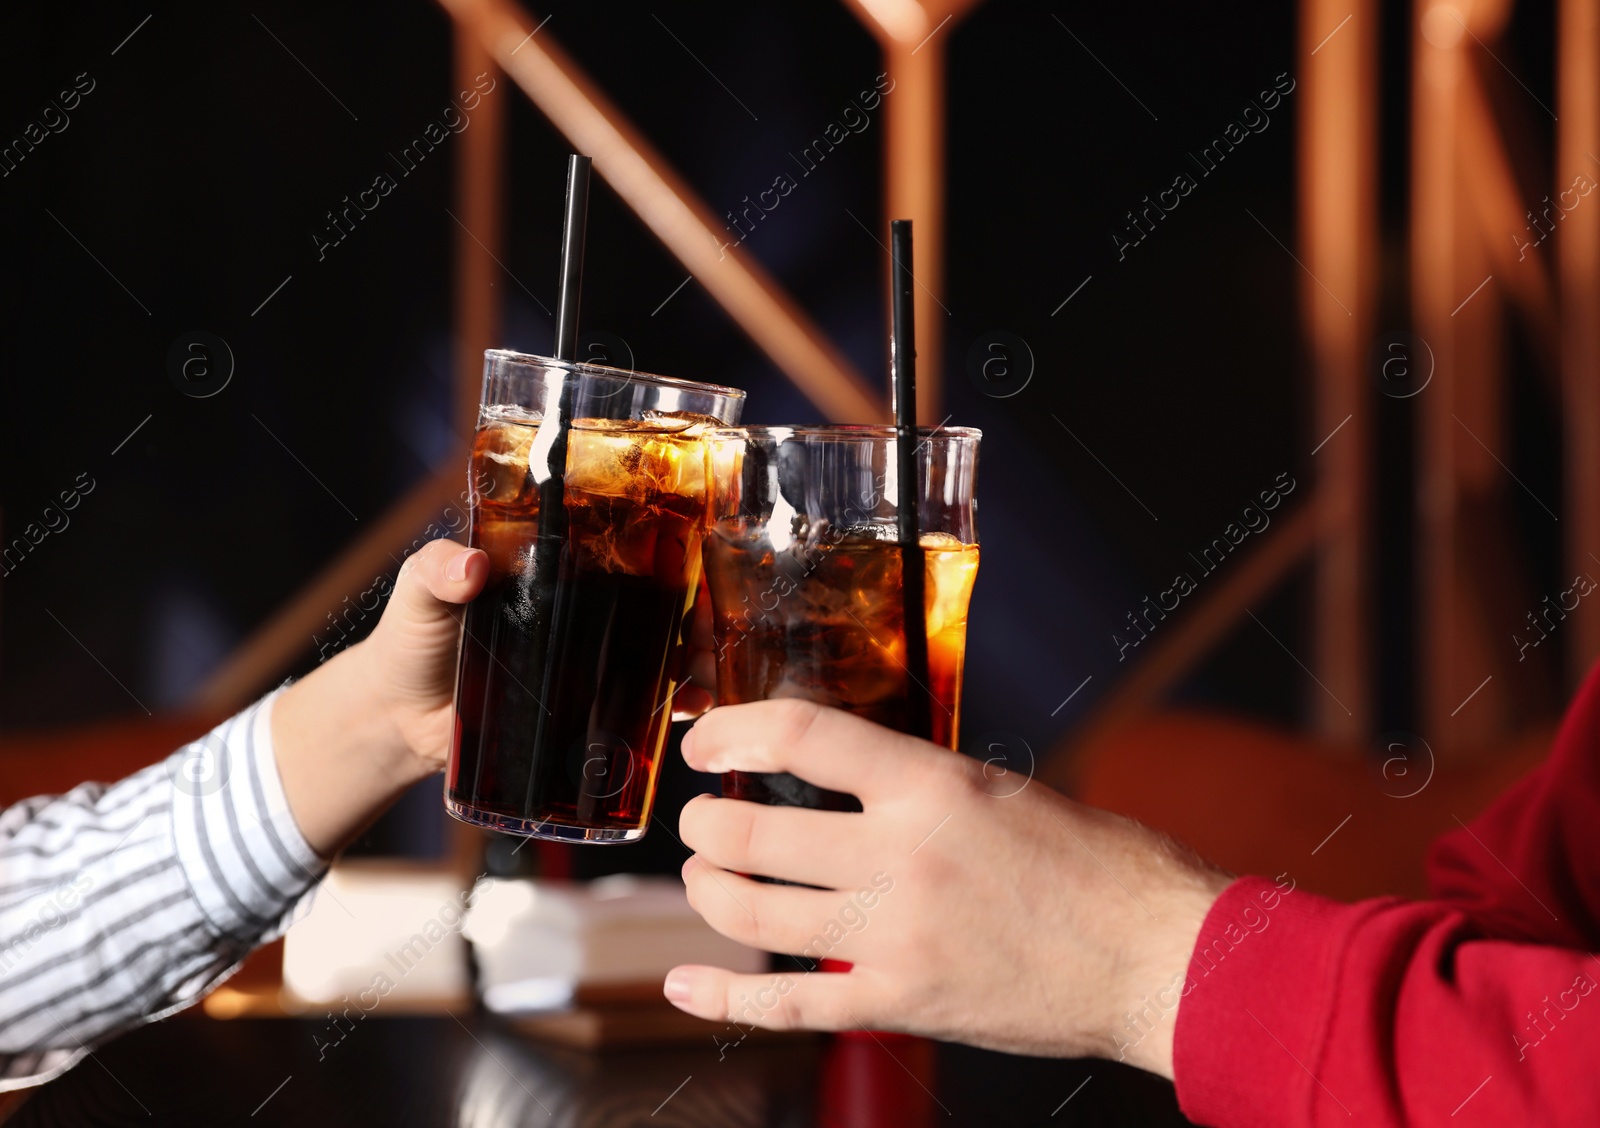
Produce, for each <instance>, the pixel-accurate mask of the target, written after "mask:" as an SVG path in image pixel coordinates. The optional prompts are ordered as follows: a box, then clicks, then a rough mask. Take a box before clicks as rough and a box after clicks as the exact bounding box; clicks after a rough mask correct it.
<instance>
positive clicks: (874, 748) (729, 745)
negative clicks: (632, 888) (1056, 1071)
mask: <svg viewBox="0 0 1600 1128" xmlns="http://www.w3.org/2000/svg"><path fill="white" fill-rule="evenodd" d="M683 754H684V758H685V759H686V760H688V762H689V763H690V765H691V766H693V767H695V768H697V769H699V770H700V771H706V772H725V771H729V770H739V771H751V772H783V771H787V772H793V773H794V774H796V775H798V776H801V777H802V778H804V779H806V780H808V781H809V782H811V783H814V784H817V785H818V786H820V787H825V788H830V789H832V790H835V791H845V792H849V793H851V794H853V795H855V796H856V797H857V798H859V799H860V800H861V803H862V806H863V807H864V808H865V809H864V811H863V812H862V813H860V814H852V813H842V812H832V811H811V810H803V809H800V808H794V807H766V806H761V805H758V804H754V803H745V802H739V801H736V800H731V799H716V798H711V797H709V796H701V797H699V798H696V799H695V800H693V801H692V802H691V803H690V804H689V805H688V806H687V807H685V808H684V811H683V817H682V822H681V824H680V825H681V832H682V836H683V840H684V842H685V843H687V844H688V846H689V847H690V848H691V849H693V850H695V851H697V853H696V854H695V856H694V857H691V858H690V859H689V861H688V862H687V863H686V864H685V865H684V869H683V872H684V881H685V883H686V885H687V887H688V894H689V901H690V903H691V904H692V905H693V906H694V907H695V909H696V910H697V911H699V912H700V914H701V915H702V916H704V917H705V918H706V920H707V921H708V922H709V923H710V924H711V926H712V927H713V928H715V929H717V931H719V932H721V933H723V934H724V935H726V936H729V937H731V938H733V939H735V940H738V941H741V942H743V943H746V944H749V945H752V946H754V947H757V948H764V949H767V950H769V951H774V952H784V953H789V954H792V955H806V956H811V957H822V956H827V957H829V958H833V959H838V960H846V961H849V962H850V963H851V964H853V965H854V967H853V969H852V970H850V971H849V972H846V973H827V972H817V973H813V974H809V975H801V974H797V973H790V974H787V975H754V976H753V975H733V974H731V973H730V972H727V971H724V970H721V969H719V968H710V967H679V968H675V969H674V970H673V971H672V973H671V974H670V975H669V976H668V977H667V981H666V985H665V992H666V995H667V998H669V999H671V1000H672V1001H673V1002H674V1003H675V1004H676V1005H677V1006H679V1007H680V1008H682V1009H683V1010H686V1011H688V1012H690V1013H691V1014H696V1015H699V1016H700V1017H702V1018H707V1019H712V1020H714V1021H718V1022H721V1021H732V1022H738V1023H741V1024H744V1025H756V1026H764V1027H771V1028H788V1027H807V1028H812V1029H819V1030H843V1029H849V1028H866V1029H875V1030H898V1031H905V1032H908V1033H915V1034H923V1035H927V1036H930V1037H934V1038H941V1039H947V1040H954V1041H962V1042H969V1043H972V1044H975V1045H979V1046H986V1047H989V1048H992V1049H998V1050H1005V1051H1009V1052H1012V1053H1024V1054H1035V1055H1047V1056H1062V1057H1068V1056H1083V1055H1098V1056H1105V1057H1121V1058H1124V1059H1125V1060H1128V1061H1130V1062H1132V1063H1134V1064H1136V1065H1140V1066H1142V1067H1143V1068H1146V1069H1150V1070H1153V1071H1155V1072H1158V1073H1163V1074H1165V1075H1166V1076H1168V1077H1170V1076H1171V1075H1172V1029H1173V1024H1174V1021H1175V1019H1176V1011H1177V999H1178V996H1179V994H1180V992H1181V990H1182V984H1183V980H1184V977H1185V974H1186V972H1187V969H1188V964H1189V956H1190V952H1191V951H1192V949H1193V947H1194V942H1195V939H1196V937H1197V936H1198V934H1199V931H1200V926H1201V924H1202V922H1203V921H1204V919H1205V915H1206V912H1207V911H1208V910H1209V908H1210V907H1211V904H1212V902H1213V901H1215V899H1216V897H1217V895H1218V894H1219V893H1220V892H1221V891H1222V889H1223V887H1224V886H1225V885H1226V884H1227V881H1228V879H1227V878H1226V877H1225V876H1224V875H1222V874H1221V873H1219V872H1218V871H1216V870H1213V869H1211V868H1208V867H1206V866H1205V865H1203V864H1202V863H1201V862H1200V861H1199V859H1198V858H1196V857H1195V856H1194V855H1193V854H1192V853H1191V852H1189V851H1187V850H1185V849H1183V848H1181V847H1179V846H1177V844H1175V843H1174V842H1172V841H1171V840H1170V839H1168V838H1165V837H1163V836H1162V835H1159V834H1156V833H1155V832H1153V831H1151V830H1148V829H1146V828H1145V827H1142V826H1140V825H1139V824H1137V823H1134V822H1132V821H1130V820H1128V819H1124V818H1121V817H1118V816H1116V815H1112V814H1108V813H1106V812H1103V811H1097V810H1094V809H1093V808H1089V807H1084V806H1082V805H1081V804H1078V803H1074V802H1072V801H1070V800H1068V799H1065V798H1063V797H1062V796H1060V795H1057V794H1055V793H1054V792H1052V791H1050V790H1049V789H1048V788H1045V787H1044V786H1042V785H1040V784H1036V783H1031V782H1030V783H1028V784H1027V786H1025V787H1022V788H1021V789H1020V790H1018V787H1017V784H1018V781H1017V780H1016V779H1015V778H1014V777H1011V776H1000V775H999V774H998V773H996V772H995V771H994V769H993V768H992V767H990V768H989V770H988V771H987V772H986V770H985V769H986V765H983V764H979V763H977V762H976V761H974V760H970V759H968V758H966V757H964V756H959V755H956V754H954V753H952V752H950V751H948V750H946V749H942V748H939V747H937V746H935V745H932V744H929V743H927V742H926V741H922V740H917V739H914V738H912V737H908V736H904V735H901V734H899V733H895V732H891V731H889V730H887V729H884V728H881V727H879V726H877V725H873V724H870V723H869V722H867V721H863V720H860V719H859V718H856V717H852V716H850V715H849V714H846V713H843V712H839V711H838V710H834V709H826V708H822V707H820V706H816V705H811V704H807V703H803V702H799V701H793V700H785V701H767V702H761V703H757V704H750V705H735V706H729V707H726V708H721V709H714V710H712V711H711V712H710V713H708V714H707V715H706V716H705V717H703V718H702V719H701V720H700V722H699V723H698V724H696V725H695V727H694V728H693V729H692V730H691V732H690V733H689V735H688V737H686V738H685V740H684V742H683ZM742 874H762V875H765V876H768V877H777V878H783V879H786V880H788V881H793V882H799V883H802V884H804V885H808V886H818V887H820V888H809V889H808V888H801V887H798V886H793V885H790V886H783V885H769V884H764V883H759V882H756V881H753V880H751V879H750V878H748V877H744V876H741V875H742ZM1158 997H1159V998H1160V1000H1161V1003H1160V1004H1159V1006H1158V1007H1157V1008H1156V1010H1151V1009H1148V1008H1147V1009H1146V1010H1145V1014H1146V1017H1147V1022H1146V1024H1145V1025H1146V1026H1151V1025H1152V1022H1151V1021H1150V1016H1152V1015H1154V1014H1158V1013H1159V1015H1160V1018H1159V1020H1156V1021H1154V1022H1153V1029H1149V1030H1148V1031H1145V1030H1144V1029H1143V1028H1142V1027H1138V1026H1136V1027H1135V1028H1134V1030H1133V1031H1131V1032H1130V1030H1128V1029H1127V1028H1126V1023H1125V1021H1124V1020H1125V1016H1126V1014H1127V1012H1130V1011H1135V1012H1137V1011H1139V1010H1140V1009H1141V1008H1145V1006H1146V1002H1147V1001H1152V1000H1156V999H1157V998H1158Z"/></svg>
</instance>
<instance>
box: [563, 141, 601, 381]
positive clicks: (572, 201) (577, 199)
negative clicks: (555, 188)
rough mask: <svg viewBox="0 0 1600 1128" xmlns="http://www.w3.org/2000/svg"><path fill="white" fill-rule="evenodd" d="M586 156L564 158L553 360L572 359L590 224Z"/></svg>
mask: <svg viewBox="0 0 1600 1128" xmlns="http://www.w3.org/2000/svg"><path fill="white" fill-rule="evenodd" d="M592 163H593V162H591V161H590V160H589V158H588V157H580V156H579V155H578V154H577V153H573V154H572V155H571V156H570V157H568V158H567V206H566V210H565V212H564V214H563V216H562V224H561V282H560V284H559V287H558V289H557V290H556V359H557V360H575V359H576V353H577V350H578V297H579V292H580V291H581V290H582V288H583V236H584V232H585V231H586V230H587V229H588V226H589V166H590V165H591V164H592Z"/></svg>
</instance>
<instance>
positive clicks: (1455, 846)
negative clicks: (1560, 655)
mask: <svg viewBox="0 0 1600 1128" xmlns="http://www.w3.org/2000/svg"><path fill="white" fill-rule="evenodd" d="M1597 827H1600V667H1596V669H1594V670H1591V671H1590V673H1589V676H1588V677H1587V678H1586V679H1585V681H1584V684H1583V686H1582V688H1580V689H1579V691H1578V695H1577V697H1575V698H1574V699H1573V702H1572V706H1571V707H1570V708H1569V709H1568V710H1567V715H1566V717H1565V719H1564V720H1563V721H1562V724H1561V730H1560V732H1558V733H1557V734H1556V741H1555V745H1554V747H1553V748H1552V749H1551V752H1550V756H1549V758H1548V759H1547V760H1546V761H1545V762H1544V763H1543V764H1541V765H1540V766H1539V767H1538V768H1536V769H1535V770H1534V771H1532V772H1530V773H1528V775H1527V776H1525V777H1524V778H1523V779H1521V780H1519V781H1518V782H1517V783H1516V784H1515V785H1514V786H1513V787H1512V788H1511V789H1510V790H1508V791H1507V792H1506V793H1505V794H1504V795H1502V796H1500V797H1499V798H1498V799H1496V800H1495V802H1494V804H1493V805H1492V806H1491V807H1490V808H1489V809H1488V810H1487V811H1485V812H1484V813H1483V814H1482V815H1480V816H1479V817H1478V818H1476V819H1474V820H1473V821H1472V823H1471V825H1470V826H1463V827H1462V828H1461V829H1460V830H1456V831H1453V832H1451V833H1450V834H1447V835H1445V836H1444V837H1443V838H1441V839H1439V841H1438V842H1437V843H1435V844H1434V847H1433V850H1432V851H1431V852H1430V855H1429V859H1428V873H1429V882H1430V885H1431V886H1432V888H1433V892H1434V895H1435V896H1437V897H1438V898H1439V899H1440V900H1442V901H1445V902H1448V903H1449V904H1451V905H1454V906H1456V907H1458V908H1460V909H1461V910H1462V911H1463V912H1465V913H1466V914H1467V915H1468V916H1470V917H1471V918H1472V919H1473V920H1474V921H1476V922H1477V923H1478V924H1479V925H1480V926H1482V928H1483V929H1484V930H1485V931H1486V932H1488V933H1489V934H1490V935H1493V936H1498V937H1503V938H1506V939H1518V940H1532V941H1537V942H1540V943H1550V944H1560V945H1563V946H1567V947H1574V948H1586V949H1592V948H1596V947H1600V850H1596V849H1595V833H1596V828H1597Z"/></svg>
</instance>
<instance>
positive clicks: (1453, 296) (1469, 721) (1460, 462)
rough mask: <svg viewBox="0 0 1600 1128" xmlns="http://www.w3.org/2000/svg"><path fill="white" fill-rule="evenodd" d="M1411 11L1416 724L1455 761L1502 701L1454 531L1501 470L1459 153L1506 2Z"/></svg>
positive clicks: (1482, 269) (1495, 318)
mask: <svg viewBox="0 0 1600 1128" xmlns="http://www.w3.org/2000/svg"><path fill="white" fill-rule="evenodd" d="M1414 15H1415V19H1416V31H1415V34H1414V35H1413V48H1412V49H1413V60H1412V130H1411V136H1412V152H1411V158H1412V176H1411V240H1412V243H1411V306H1412V315H1413V317H1414V319H1415V323H1416V326H1417V330H1418V334H1419V335H1420V336H1421V337H1422V338H1423V339H1424V340H1426V341H1427V343H1428V346H1429V348H1430V349H1431V351H1432V355H1433V358H1434V362H1435V363H1434V373H1433V378H1432V381H1431V383H1430V384H1429V385H1428V387H1427V389H1426V390H1425V391H1424V392H1422V393H1421V394H1419V395H1418V396H1417V397H1416V399H1415V400H1414V401H1413V402H1415V404H1416V411H1417V417H1418V430H1417V459H1418V462H1417V473H1416V479H1417V481H1416V489H1417V568H1416V573H1415V579H1416V591H1417V605H1418V607H1419V609H1420V614H1419V628H1420V629H1419V637H1418V644H1419V645H1418V663H1417V677H1418V683H1419V685H1418V688H1419V691H1420V708H1419V722H1420V725H1421V727H1422V732H1423V733H1424V734H1425V736H1426V738H1427V739H1428V740H1429V741H1430V742H1432V743H1433V744H1434V747H1435V748H1437V749H1440V750H1441V753H1442V754H1460V753H1462V752H1466V751H1470V750H1471V749H1473V748H1476V747H1482V746H1485V745H1486V744H1488V743H1490V742H1492V741H1493V740H1494V739H1496V737H1498V736H1499V735H1502V734H1503V732H1504V730H1505V728H1506V717H1507V713H1508V706H1509V702H1508V700H1507V698H1506V695H1505V690H1506V684H1505V679H1504V678H1498V679H1493V680H1488V678H1489V675H1491V674H1492V673H1493V672H1494V670H1495V668H1496V666H1497V664H1498V663H1499V662H1500V660H1501V658H1500V656H1499V655H1498V652H1497V651H1496V649H1495V645H1494V643H1495V640H1496V639H1498V637H1499V636H1498V635H1497V634H1496V635H1495V637H1494V639H1491V634H1490V630H1489V625H1488V624H1487V622H1486V621H1485V617H1484V614H1483V612H1482V608H1480V607H1479V605H1478V603H1477V601H1476V600H1475V599H1474V598H1473V588H1472V583H1471V579H1470V576H1469V575H1468V572H1467V567H1468V565H1469V563H1470V562H1469V561H1466V560H1465V559H1464V554H1463V550H1462V546H1463V544H1464V543H1465V541H1464V537H1463V531H1462V528H1461V521H1462V508H1463V501H1464V497H1466V496H1467V495H1469V494H1470V495H1474V496H1475V497H1476V498H1480V499H1481V498H1482V497H1483V496H1485V495H1487V494H1489V493H1491V492H1492V491H1493V490H1494V489H1495V488H1496V483H1495V480H1494V478H1493V475H1491V474H1490V473H1489V468H1490V467H1492V468H1493V470H1494V472H1495V473H1496V474H1498V473H1503V471H1501V470H1500V468H1499V467H1497V466H1494V456H1493V455H1492V454H1491V453H1490V452H1492V451H1494V450H1496V449H1504V444H1503V443H1501V442H1499V441H1498V438H1499V436H1498V431H1499V427H1500V414H1501V413H1499V412H1498V411H1497V410H1496V405H1497V402H1498V397H1499V394H1500V391H1501V383H1500V380H1499V365H1500V360H1501V358H1500V356H1499V340H1500V332H1501V324H1500V323H1501V298H1500V295H1501V293H1502V290H1503V288H1504V283H1502V282H1501V281H1500V280H1498V279H1495V278H1494V277H1492V273H1493V272H1492V265H1491V258H1490V253H1489V251H1488V250H1487V248H1486V246H1485V232H1484V231H1483V229H1482V228H1481V227H1480V226H1479V224H1478V222H1477V217H1476V215H1474V214H1473V212H1472V209H1471V206H1470V197H1469V196H1468V194H1467V191H1466V188H1465V185H1466V183H1467V182H1468V181H1469V180H1470V179H1471V177H1473V176H1474V175H1476V173H1477V170H1476V169H1474V168H1472V167H1469V166H1468V165H1467V164H1466V163H1465V160H1466V159H1475V158H1477V157H1481V156H1482V155H1483V154H1482V153H1480V152H1476V151H1474V150H1471V149H1467V150H1464V149H1463V144H1462V138H1463V137H1467V138H1471V137H1474V136H1481V135H1482V131H1485V130H1492V129H1493V128H1494V124H1493V122H1492V121H1485V120H1483V118H1484V115H1485V114H1486V112H1487V102H1486V100H1482V99H1476V98H1474V97H1472V88H1471V86H1470V84H1472V83H1475V82H1476V76H1474V75H1473V74H1472V71H1471V68H1472V66H1473V56H1472V53H1471V49H1472V48H1473V47H1474V44H1476V43H1479V42H1482V43H1493V42H1494V41H1495V39H1496V38H1497V37H1498V35H1499V33H1500V31H1501V30H1502V28H1503V24H1504V18H1505V15H1506V6H1505V5H1504V4H1484V5H1481V6H1473V7H1471V8H1470V9H1460V8H1457V7H1456V6H1454V5H1452V4H1448V3H1439V2H1436V0H1416V4H1415V7H1414ZM1493 234H1494V237H1498V238H1507V237H1508V235H1507V233H1504V232H1500V233H1493ZM1477 511H1478V512H1480V513H1481V512H1486V511H1485V510H1483V509H1481V508H1479V509H1478V510H1477ZM1474 687H1478V688H1477V690H1475V689H1474ZM1474 694H1476V695H1475V696H1473V695H1474ZM1469 700H1470V711H1467V712H1463V708H1464V707H1465V706H1464V703H1467V702H1469Z"/></svg>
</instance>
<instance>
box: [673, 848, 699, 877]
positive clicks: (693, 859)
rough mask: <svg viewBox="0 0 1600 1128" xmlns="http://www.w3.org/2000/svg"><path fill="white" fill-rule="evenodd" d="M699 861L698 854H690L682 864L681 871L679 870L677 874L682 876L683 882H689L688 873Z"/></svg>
mask: <svg viewBox="0 0 1600 1128" xmlns="http://www.w3.org/2000/svg"><path fill="white" fill-rule="evenodd" d="M699 860H700V856H699V855H698V854H690V855H689V860H688V861H686V862H684V863H683V869H681V870H679V871H678V872H679V874H680V875H682V877H683V879H684V880H685V881H688V880H689V871H690V870H692V869H694V867H695V865H696V863H698V862H699Z"/></svg>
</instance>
